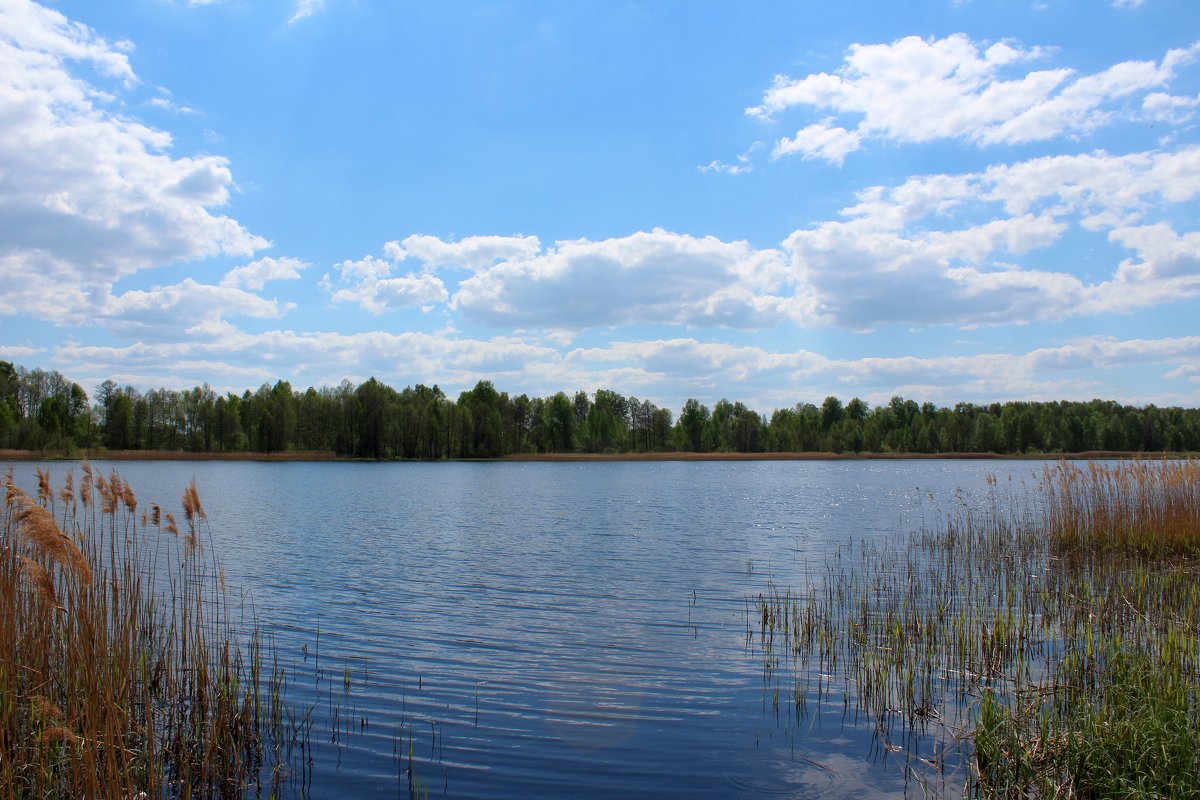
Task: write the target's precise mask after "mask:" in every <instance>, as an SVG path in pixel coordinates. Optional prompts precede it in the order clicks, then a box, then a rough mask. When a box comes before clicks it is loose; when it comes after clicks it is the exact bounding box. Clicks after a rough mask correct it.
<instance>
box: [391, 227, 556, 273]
mask: <svg viewBox="0 0 1200 800" xmlns="http://www.w3.org/2000/svg"><path fill="white" fill-rule="evenodd" d="M541 249H542V243H541V242H539V241H538V238H537V237H536V236H468V237H466V238H465V239H462V240H460V241H457V242H447V241H445V240H443V239H439V238H438V237H436V236H429V235H426V234H414V235H412V236H409V237H408V238H406V239H404V240H403V241H401V242H388V243H387V244H385V245H384V246H383V252H384V254H385V255H386V256H387V257H388V258H390V259H391V260H392V261H395V262H400V261H405V260H407V259H410V258H411V259H413V260H415V261H420V262H421V263H422V265H423V267H424V268H425V269H426V270H436V269H442V268H446V267H459V268H463V269H469V270H472V271H479V270H481V269H486V268H487V267H491V266H492V265H493V264H496V263H498V262H500V261H521V260H524V259H528V258H533V257H534V256H535V255H537V254H538V253H539V252H541Z"/></svg>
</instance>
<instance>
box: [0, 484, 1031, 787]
mask: <svg viewBox="0 0 1200 800" xmlns="http://www.w3.org/2000/svg"><path fill="white" fill-rule="evenodd" d="M35 466H46V465H35V464H17V465H16V470H15V471H16V475H17V478H18V482H19V483H22V484H23V485H30V486H31V485H32V484H33V482H34V478H33V470H34V467H35ZM96 466H97V467H99V468H101V469H105V470H107V469H108V468H109V466H110V465H108V464H105V463H104V462H96ZM115 466H116V467H117V469H118V470H119V472H120V473H121V474H122V476H123V477H124V478H125V479H126V480H127V481H128V482H129V483H131V484H132V485H133V486H134V488H135V490H136V491H137V493H138V496H139V497H140V498H142V499H143V502H146V501H151V500H153V501H157V502H164V501H166V503H170V502H171V501H173V500H174V499H175V498H178V497H179V496H180V494H181V492H182V489H183V487H184V486H185V485H186V484H187V482H188V481H189V480H191V479H192V478H193V477H195V479H196V483H197V486H198V488H199V490H200V493H201V496H202V498H203V500H204V504H205V508H206V509H207V511H208V516H209V521H210V524H211V527H212V538H213V546H214V547H215V548H216V552H217V553H218V554H219V557H220V559H221V562H222V564H223V566H224V568H225V572H226V578H227V582H228V583H229V585H231V586H234V587H240V588H241V589H242V590H244V591H245V592H246V593H247V595H248V597H249V598H251V599H252V601H253V603H254V605H255V607H256V609H257V613H258V615H259V617H260V619H261V622H262V623H263V625H264V627H265V628H266V629H267V630H268V631H269V632H270V633H271V634H272V635H273V636H274V639H275V643H276V646H277V647H278V649H279V651H280V654H281V659H282V661H283V662H284V664H285V666H286V667H287V668H288V669H289V672H290V675H291V682H290V686H289V691H290V692H291V693H292V695H293V697H294V699H295V700H296V701H297V702H298V703H299V704H300V706H301V707H303V708H305V709H311V712H312V719H311V722H312V742H311V744H312V759H313V763H312V773H311V786H310V787H309V790H308V792H307V796H313V797H342V796H364V795H368V794H370V795H376V794H381V795H385V796H386V795H396V794H400V795H407V794H408V792H409V784H408V769H409V766H410V764H411V766H412V767H413V768H414V770H415V774H416V775H417V776H418V777H419V779H420V781H421V782H422V785H423V788H424V790H426V791H428V793H429V795H430V796H431V797H439V796H442V795H446V796H450V797H528V796H573V797H611V796H613V795H617V794H621V795H632V796H655V797H689V798H693V797H722V798H723V797H739V796H741V797H759V796H769V795H772V794H780V795H783V796H804V797H830V798H835V797H857V796H861V795H862V794H864V793H871V794H881V793H883V794H895V795H902V794H904V793H906V792H908V793H910V794H916V795H919V794H920V793H921V790H920V788H919V787H916V786H915V785H913V784H911V783H910V782H909V780H910V778H909V775H908V773H907V771H906V770H905V768H904V765H903V761H902V760H901V759H896V758H888V757H887V753H886V750H883V751H881V749H880V748H879V746H878V743H877V742H876V741H875V740H873V737H872V733H871V730H872V729H871V725H870V724H869V723H867V722H865V721H864V722H863V723H861V724H856V723H855V720H854V716H853V714H852V713H850V714H847V713H845V712H844V710H843V709H842V708H841V707H840V706H839V705H832V704H829V703H826V704H824V705H822V706H820V707H819V709H818V708H816V707H814V708H813V709H810V711H811V712H812V713H809V714H807V715H805V716H804V717H803V718H802V724H795V721H794V719H793V720H792V721H791V722H787V723H786V724H782V723H781V718H780V716H779V715H780V711H779V709H778V707H777V706H776V705H775V702H774V698H773V696H772V690H771V688H770V687H769V686H767V685H766V684H764V677H763V663H762V657H761V654H760V653H758V652H757V651H756V649H755V648H754V647H752V646H750V643H749V642H748V639H747V631H748V623H747V598H750V597H753V596H755V595H757V594H758V593H759V592H761V591H763V588H764V586H765V585H766V584H767V582H768V580H770V581H771V582H773V583H774V584H775V585H777V586H789V585H799V584H800V583H801V582H802V577H803V576H804V575H805V574H806V572H809V571H811V570H813V569H814V568H819V567H820V565H821V564H822V563H824V560H825V558H826V556H827V554H828V553H829V551H830V549H831V548H833V547H836V546H837V545H838V544H840V543H843V542H845V541H847V540H848V539H850V538H853V539H854V540H857V541H862V540H864V539H865V540H870V541H881V542H882V541H887V540H889V539H900V538H901V537H904V536H906V534H907V532H908V531H909V530H911V529H913V528H917V527H920V526H922V525H923V524H932V523H933V522H935V521H936V519H937V518H938V515H939V513H941V512H940V511H939V509H943V510H944V509H946V508H949V507H950V506H951V505H952V504H954V503H956V502H959V500H956V499H955V497H954V489H955V488H956V487H962V489H963V490H964V491H965V492H966V494H967V495H968V497H967V498H966V500H967V501H968V502H969V501H970V497H969V495H971V494H972V493H978V494H982V493H983V492H984V490H985V485H984V476H985V475H986V474H989V473H995V472H1000V473H1001V474H1002V477H1003V474H1004V473H1007V472H1009V471H1011V472H1013V473H1014V474H1015V475H1016V476H1017V477H1018V478H1020V477H1024V476H1028V475H1031V474H1032V473H1034V472H1035V471H1037V470H1040V467H1041V464H1040V463H1031V462H990V463H989V462H978V461H964V462H950V461H911V462H910V461H901V462H891V461H889V462H750V463H714V462H699V463H696V462H690V463H689V462H680V463H674V462H661V463H602V464H588V463H580V464H507V463H439V464H330V463H319V464H302V463H297V464H291V463H284V464H279V463H262V464H258V463H242V462H230V463H219V462H199V463H198V462H184V463H161V462H153V463H152V462H122V463H120V464H116V465H115ZM49 467H50V469H51V470H52V472H53V477H54V480H55V482H56V483H57V482H61V478H62V475H63V473H65V471H66V470H67V469H68V468H69V467H70V465H69V464H64V463H52V464H50V465H49ZM1001 485H1009V484H1006V483H1005V482H1004V481H1001ZM166 503H164V505H165V504H166ZM318 630H319V635H318Z"/></svg>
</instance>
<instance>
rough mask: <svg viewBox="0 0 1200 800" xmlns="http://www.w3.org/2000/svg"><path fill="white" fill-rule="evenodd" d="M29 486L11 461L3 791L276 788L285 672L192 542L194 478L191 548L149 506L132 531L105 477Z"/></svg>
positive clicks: (4, 542)
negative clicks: (240, 619) (236, 620)
mask: <svg viewBox="0 0 1200 800" xmlns="http://www.w3.org/2000/svg"><path fill="white" fill-rule="evenodd" d="M37 486H38V488H37V498H36V499H35V498H34V497H31V496H30V495H28V494H26V493H25V492H24V491H23V490H22V489H21V488H20V487H19V486H17V485H16V483H15V481H14V480H13V474H12V469H11V468H10V469H9V470H8V473H7V475H6V479H5V505H4V508H3V509H0V800H18V799H19V798H20V799H22V800H23V799H24V798H48V797H63V798H66V797H71V798H82V797H96V798H132V797H139V796H146V797H153V798H161V797H188V798H191V797H221V798H237V797H241V796H243V795H245V794H247V793H248V792H249V793H254V792H255V791H256V790H257V789H258V788H259V787H260V785H262V786H265V788H266V789H267V792H268V793H272V792H273V790H275V789H277V788H278V783H279V782H280V781H281V780H283V779H284V776H285V775H286V774H287V772H288V771H287V769H286V764H285V763H284V762H285V761H286V759H287V757H288V756H289V754H290V753H291V752H292V751H291V748H292V745H293V744H294V743H295V740H294V738H293V737H294V733H295V727H294V723H293V722H291V721H290V720H289V716H288V712H287V711H286V709H285V708H284V706H283V704H282V701H281V697H282V694H281V691H282V688H281V687H282V671H281V670H280V669H279V667H278V665H277V664H276V663H274V661H273V660H272V661H264V657H265V656H264V650H263V646H262V644H261V641H260V639H259V636H258V633H257V631H256V630H254V629H251V630H241V629H237V628H235V627H234V625H233V624H232V622H231V621H230V616H229V609H228V606H227V602H226V597H225V593H224V589H223V583H222V581H221V579H220V573H219V568H218V567H217V566H216V564H215V563H214V562H212V561H210V560H205V559H204V558H203V557H202V556H201V555H200V554H199V549H198V548H197V547H196V546H195V545H194V540H197V539H199V537H201V536H202V535H204V529H203V528H201V527H200V526H199V523H200V522H203V521H205V519H206V517H205V515H204V512H203V507H202V506H201V505H200V500H199V495H198V493H197V491H196V487H195V483H194V482H193V483H192V484H190V485H189V486H188V487H187V490H186V491H185V492H184V498H183V507H184V512H185V514H186V515H187V518H188V521H189V537H188V538H189V539H192V540H193V543H192V544H187V543H184V542H182V541H180V540H179V539H178V538H177V537H176V536H171V535H164V534H167V533H168V530H167V529H166V528H162V527H160V521H161V518H162V517H163V516H165V518H166V519H167V520H168V527H169V528H174V527H175V526H174V522H173V517H172V516H171V514H170V513H169V512H166V513H163V514H161V516H160V508H159V506H157V505H154V506H152V508H153V517H152V519H153V522H151V517H149V516H148V515H146V514H145V513H144V512H143V514H142V519H143V520H144V521H142V522H141V523H140V524H139V518H138V515H137V514H136V513H135V512H136V510H137V505H138V504H137V499H136V497H135V495H134V493H133V490H132V488H131V487H130V486H129V485H128V484H127V483H125V482H123V481H122V480H121V478H120V477H119V476H118V475H117V474H116V473H113V474H111V475H110V476H108V477H107V478H106V477H104V476H102V475H99V474H97V473H94V472H93V470H92V467H91V466H90V465H87V464H84V466H83V479H82V480H81V481H80V482H79V485H78V490H77V491H76V489H75V482H74V478H73V476H72V475H71V474H70V473H68V475H67V477H66V479H65V480H64V482H63V485H62V487H61V489H60V490H59V492H58V493H57V495H56V494H55V492H54V491H53V490H52V487H51V484H50V476H49V471H48V470H47V471H45V472H43V471H41V470H38V472H37ZM93 492H94V493H95V495H98V502H96V499H97V498H94V497H93ZM56 502H57V504H58V505H57V508H56V507H55V503H56ZM147 523H150V524H147ZM64 531H66V532H64ZM260 775H266V778H265V779H262V780H260ZM143 793H144V794H143Z"/></svg>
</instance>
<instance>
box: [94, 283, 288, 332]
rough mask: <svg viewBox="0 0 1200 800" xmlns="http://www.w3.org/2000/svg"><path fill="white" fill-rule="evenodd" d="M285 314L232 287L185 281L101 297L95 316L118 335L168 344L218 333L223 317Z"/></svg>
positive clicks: (271, 302)
mask: <svg viewBox="0 0 1200 800" xmlns="http://www.w3.org/2000/svg"><path fill="white" fill-rule="evenodd" d="M288 308H290V307H288ZM284 310H286V308H281V307H280V305H279V303H278V302H277V301H275V300H268V299H266V298H263V297H260V296H258V295H256V294H252V293H250V292H247V291H244V290H242V289H239V288H236V287H234V286H227V285H222V286H212V285H210V284H204V283H198V282H196V281H195V280H193V279H191V278H185V279H184V280H183V281H182V282H181V283H178V284H173V285H170V286H155V287H154V288H152V289H149V290H145V291H143V290H131V291H128V292H123V293H122V294H119V295H112V296H109V297H107V298H104V300H103V302H102V304H101V305H100V307H99V308H98V310H97V312H96V317H97V319H98V321H99V322H101V324H103V325H104V326H105V327H107V328H109V329H110V330H113V331H114V332H116V333H118V334H121V335H127V336H146V335H151V336H153V337H154V338H156V339H159V340H168V341H169V340H171V339H177V338H182V337H183V336H184V335H185V334H195V333H200V332H205V331H212V330H216V329H219V328H220V327H221V326H222V323H223V322H224V320H225V319H226V318H227V317H231V316H243V317H257V318H260V319H272V318H276V317H279V316H281V315H282V314H283V312H284Z"/></svg>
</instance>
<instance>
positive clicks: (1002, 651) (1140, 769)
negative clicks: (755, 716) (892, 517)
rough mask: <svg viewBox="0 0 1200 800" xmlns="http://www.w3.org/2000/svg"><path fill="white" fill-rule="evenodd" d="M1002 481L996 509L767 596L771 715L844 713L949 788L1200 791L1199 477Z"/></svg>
mask: <svg viewBox="0 0 1200 800" xmlns="http://www.w3.org/2000/svg"><path fill="white" fill-rule="evenodd" d="M989 483H990V484H992V489H993V491H992V493H991V495H990V498H991V499H990V501H989V502H988V503H986V504H985V505H984V506H983V507H982V508H980V507H975V506H971V505H968V504H967V503H965V502H963V503H961V504H960V506H959V508H958V510H957V511H956V512H955V513H953V514H951V515H950V517H949V518H947V519H944V520H943V521H941V522H940V523H939V524H938V525H937V526H935V528H934V529H933V530H930V531H922V532H919V533H916V534H913V535H912V536H911V537H910V538H909V539H908V541H907V542H905V543H903V544H902V545H899V546H875V545H868V544H864V543H859V544H858V545H857V546H854V545H849V546H845V547H840V548H838V549H837V550H836V551H835V552H834V553H833V554H832V555H831V557H830V558H829V559H828V561H827V562H826V563H825V565H824V569H823V570H814V571H813V573H812V574H810V575H809V577H808V579H807V581H806V584H805V585H804V586H803V587H801V588H800V589H799V590H797V591H792V590H781V589H780V588H778V587H776V586H774V585H770V586H768V588H767V591H766V592H764V593H763V594H761V595H759V597H758V598H757V599H756V602H755V607H754V608H755V610H754V613H755V614H756V616H757V620H756V621H757V623H758V624H757V626H756V627H757V634H758V637H759V638H758V644H759V647H760V650H761V653H762V656H763V660H764V668H765V672H764V675H765V676H766V677H767V680H768V683H769V686H770V687H771V689H770V691H771V692H772V693H773V705H774V706H775V708H776V709H780V708H786V709H787V710H788V712H789V714H790V717H791V718H792V719H795V720H799V719H800V718H801V717H803V716H804V715H805V714H806V713H807V712H808V704H809V702H810V701H811V700H815V701H816V702H818V703H823V704H827V703H840V704H841V705H842V706H843V708H844V709H845V713H846V714H847V715H851V716H853V717H855V718H864V717H865V718H866V719H867V720H869V721H870V723H871V724H872V725H873V726H874V730H875V732H876V734H877V737H878V741H879V742H881V744H882V745H883V749H884V752H887V753H903V756H904V758H905V759H906V768H907V769H908V770H909V772H910V774H912V775H913V776H915V777H916V778H917V779H918V780H920V781H921V782H922V784H923V785H924V786H925V787H926V788H927V789H935V790H938V791H939V792H943V793H946V794H964V795H977V796H985V797H1197V796H1200V706H1198V704H1200V700H1198V698H1200V558H1198V557H1200V465H1198V464H1197V463H1196V462H1193V461H1162V462H1150V461H1134V462H1130V463H1117V464H1112V465H1103V464H1095V463H1093V464H1089V465H1088V466H1087V468H1086V469H1084V468H1080V467H1078V466H1075V465H1072V464H1066V463H1063V464H1058V465H1055V466H1050V467H1047V468H1046V469H1045V471H1044V472H1043V474H1042V475H1041V477H1040V480H1039V481H1038V484H1037V486H1036V487H1033V489H1032V490H1029V491H1026V490H1024V489H1023V488H1022V487H1012V488H1011V489H1010V490H1006V491H999V490H998V489H997V487H996V486H995V479H993V478H989ZM749 633H750V635H751V639H753V638H754V634H755V633H756V631H755V630H754V628H750V629H749ZM781 690H782V694H783V701H782V702H781V701H780V699H779V698H780V692H781Z"/></svg>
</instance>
